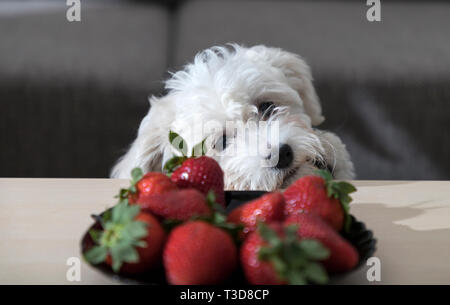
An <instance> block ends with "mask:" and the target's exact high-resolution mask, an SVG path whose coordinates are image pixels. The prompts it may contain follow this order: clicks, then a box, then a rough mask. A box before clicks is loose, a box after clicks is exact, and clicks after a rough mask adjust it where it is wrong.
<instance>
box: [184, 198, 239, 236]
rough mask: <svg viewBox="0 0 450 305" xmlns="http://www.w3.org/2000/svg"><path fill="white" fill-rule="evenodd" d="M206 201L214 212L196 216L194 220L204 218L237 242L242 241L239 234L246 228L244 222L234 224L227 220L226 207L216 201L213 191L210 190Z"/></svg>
mask: <svg viewBox="0 0 450 305" xmlns="http://www.w3.org/2000/svg"><path fill="white" fill-rule="evenodd" d="M206 203H207V204H208V205H209V207H210V208H211V211H212V214H211V215H210V216H194V217H192V220H203V221H205V222H208V223H210V224H212V225H213V226H215V227H218V228H220V229H222V230H224V231H226V232H227V233H228V234H230V235H231V237H232V238H233V239H234V240H235V241H236V242H237V243H240V242H241V240H240V238H239V234H240V233H241V232H242V230H243V229H244V226H243V225H242V224H234V223H231V222H228V221H227V216H226V214H225V209H224V208H223V207H222V206H221V205H220V204H218V203H217V202H216V196H215V195H214V192H213V191H209V192H208V194H207V195H206Z"/></svg>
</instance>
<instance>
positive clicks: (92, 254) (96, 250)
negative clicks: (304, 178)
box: [84, 246, 108, 265]
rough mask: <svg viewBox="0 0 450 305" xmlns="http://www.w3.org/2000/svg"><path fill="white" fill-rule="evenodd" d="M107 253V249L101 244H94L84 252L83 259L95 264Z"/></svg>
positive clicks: (103, 258)
mask: <svg viewBox="0 0 450 305" xmlns="http://www.w3.org/2000/svg"><path fill="white" fill-rule="evenodd" d="M107 255H108V249H107V248H106V247H103V246H94V247H92V248H91V249H89V250H88V251H86V253H84V259H85V260H86V261H88V262H89V263H91V264H93V265H96V264H99V263H101V262H103V261H104V260H105V259H106V256H107Z"/></svg>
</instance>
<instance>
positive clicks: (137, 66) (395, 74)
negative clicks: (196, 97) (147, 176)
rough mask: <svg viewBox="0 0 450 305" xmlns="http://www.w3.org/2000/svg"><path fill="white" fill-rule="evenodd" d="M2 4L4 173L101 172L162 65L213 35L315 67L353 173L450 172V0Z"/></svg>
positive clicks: (158, 83)
mask: <svg viewBox="0 0 450 305" xmlns="http://www.w3.org/2000/svg"><path fill="white" fill-rule="evenodd" d="M81 2H82V13H81V18H82V21H81V22H72V23H69V22H67V20H66V10H67V6H66V1H65V0H54V1H38V0H34V1H32V0H28V1H20V0H16V1H1V0H0V105H1V108H0V177H107V176H108V174H109V170H110V168H111V166H112V165H113V163H114V162H115V160H116V159H117V158H118V157H119V156H120V155H121V154H122V153H123V152H124V151H125V150H126V149H127V147H128V145H129V144H130V143H131V141H132V140H133V139H134V137H135V135H136V131H137V128H138V125H139V122H140V120H141V119H142V118H143V116H144V115H145V114H146V112H147V111H148V107H149V104H148V101H147V98H148V96H149V95H162V94H164V88H163V80H164V79H165V78H167V77H168V74H167V71H168V70H170V71H175V70H177V69H179V68H180V67H181V66H182V65H183V64H184V63H186V62H187V61H189V60H191V59H192V58H193V56H194V55H195V53H196V52H198V51H200V50H202V49H204V48H207V47H210V46H213V45H218V44H224V43H227V42H238V43H242V44H245V45H247V46H250V45H255V44H265V45H268V46H276V47H281V48H284V49H286V50H288V51H291V52H295V53H298V54H300V55H302V56H303V57H304V58H305V59H306V60H307V62H308V63H309V64H310V65H311V67H312V71H313V76H314V78H315V83H314V84H315V86H316V89H317V91H318V94H319V97H320V99H321V101H322V105H323V110H324V114H325V116H326V118H327V120H326V121H325V123H323V125H322V126H320V128H323V129H329V130H331V131H333V132H336V133H337V134H338V135H339V136H341V137H342V139H343V141H344V142H345V143H346V144H347V147H348V149H349V151H350V153H351V155H352V158H353V160H354V163H355V166H356V171H357V176H358V178H359V179H450V136H449V134H448V133H449V132H450V3H447V2H445V1H423V2H419V1H409V2H405V1H388V0H385V1H383V0H382V1H381V3H382V10H381V12H382V21H381V22H372V23H371V22H368V21H367V19H366V11H367V9H368V7H367V6H366V1H365V0H353V1H350V0H349V1H325V0H316V1H288V0H286V1H283V0H277V1H276V0H272V1H270V0H266V1H264V0H242V1H238V0H235V1H233V0H231V1H230V0H228V1H226V0H222V1H221V0H180V1H176V0H173V1H156V0H155V1H126V0H123V1H120V0H115V1H106V0H105V1H99V0H97V1H96V0H82V1H81Z"/></svg>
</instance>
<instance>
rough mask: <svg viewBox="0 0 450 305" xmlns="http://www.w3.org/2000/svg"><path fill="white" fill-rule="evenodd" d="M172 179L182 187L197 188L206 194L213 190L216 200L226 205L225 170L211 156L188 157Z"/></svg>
mask: <svg viewBox="0 0 450 305" xmlns="http://www.w3.org/2000/svg"><path fill="white" fill-rule="evenodd" d="M170 179H171V180H172V181H173V182H175V184H176V185H177V186H178V187H180V188H195V189H197V190H199V191H200V192H202V193H203V194H205V195H206V194H207V193H208V192H209V191H210V190H211V191H213V192H214V195H215V198H216V202H217V203H219V204H220V205H222V206H225V193H224V190H223V171H222V169H221V168H220V165H219V163H217V162H216V160H214V159H212V158H210V157H206V156H201V157H198V158H189V159H186V160H185V161H184V162H183V163H182V164H181V166H180V167H178V168H177V169H176V170H175V171H174V172H173V173H172V175H171V177H170Z"/></svg>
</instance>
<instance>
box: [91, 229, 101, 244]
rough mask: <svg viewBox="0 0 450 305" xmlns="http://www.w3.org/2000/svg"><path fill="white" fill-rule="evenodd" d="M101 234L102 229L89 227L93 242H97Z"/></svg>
mask: <svg viewBox="0 0 450 305" xmlns="http://www.w3.org/2000/svg"><path fill="white" fill-rule="evenodd" d="M101 235H102V231H100V230H95V229H91V230H89V236H91V238H92V240H93V241H94V242H98V241H99V240H100V236H101Z"/></svg>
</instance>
